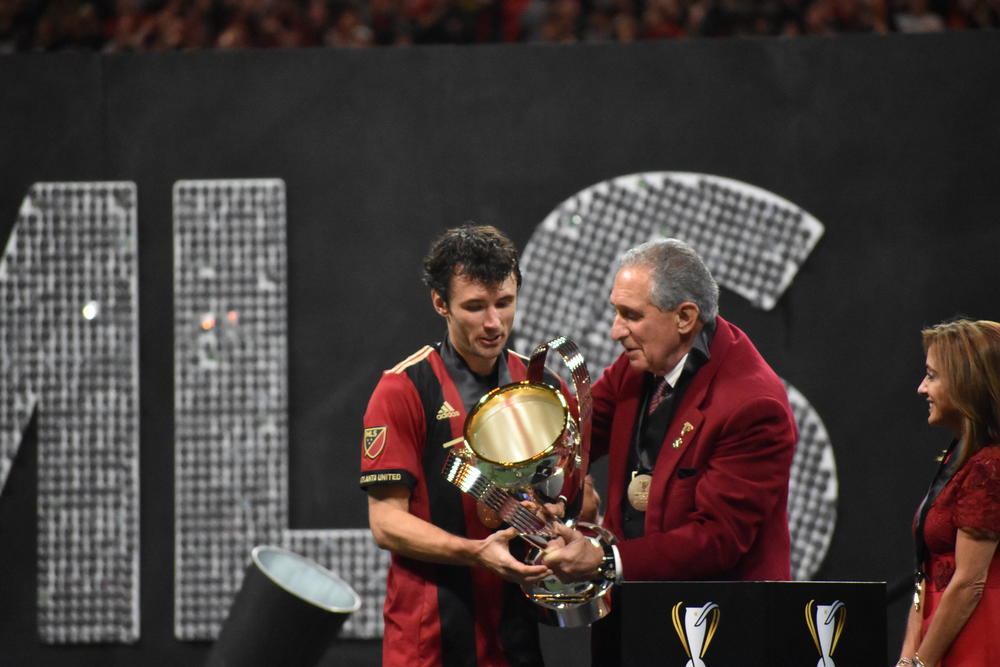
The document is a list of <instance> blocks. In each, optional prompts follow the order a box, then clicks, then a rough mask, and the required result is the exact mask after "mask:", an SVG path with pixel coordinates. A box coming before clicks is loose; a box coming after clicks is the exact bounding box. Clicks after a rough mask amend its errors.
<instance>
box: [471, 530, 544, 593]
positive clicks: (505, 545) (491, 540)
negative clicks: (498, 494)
mask: <svg viewBox="0 0 1000 667" xmlns="http://www.w3.org/2000/svg"><path fill="white" fill-rule="evenodd" d="M517 536H518V532H517V530H516V529H514V528H507V529H505V530H498V531H497V532H495V533H493V534H491V535H490V536H489V537H487V538H485V539H483V540H479V541H478V543H477V549H476V552H475V554H474V557H475V560H476V564H477V565H480V566H482V567H485V568H487V569H489V570H492V571H493V572H495V573H497V575H499V576H500V577H501V578H503V579H506V580H507V581H513V582H515V583H517V584H521V585H525V584H529V585H530V584H533V583H536V582H538V581H541V580H542V579H544V578H545V577H548V576H551V575H552V570H551V569H549V568H548V567H547V566H546V565H528V564H526V563H522V562H521V561H519V560H518V559H517V558H514V556H512V555H511V553H510V547H509V544H510V541H511V540H512V539H514V538H515V537H517Z"/></svg>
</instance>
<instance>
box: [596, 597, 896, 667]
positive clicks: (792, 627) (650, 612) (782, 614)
mask: <svg viewBox="0 0 1000 667" xmlns="http://www.w3.org/2000/svg"><path fill="white" fill-rule="evenodd" d="M616 588H617V590H616V591H615V600H614V605H613V607H612V611H611V614H610V615H609V616H608V617H607V618H605V619H603V620H601V621H598V622H597V623H595V624H594V626H593V628H592V633H593V637H594V639H595V641H597V642H599V643H600V644H602V646H601V647H600V648H599V650H597V651H596V652H595V654H594V656H595V662H594V665H595V666H596V665H599V664H600V665H602V667H604V665H612V664H620V665H662V666H663V667H674V666H676V667H685V666H687V667H734V666H737V665H738V666H739V667H751V666H756V665H762V666H764V665H766V666H767V667H800V666H801V667H816V666H820V667H836V666H838V665H839V666H840V667H869V666H870V667H876V666H877V667H884V663H885V645H886V620H885V583H884V582H860V583H859V582H632V583H624V584H622V585H620V586H618V587H616ZM594 648H595V649H598V647H597V646H595V647H594ZM599 655H601V656H603V657H598V656H599Z"/></svg>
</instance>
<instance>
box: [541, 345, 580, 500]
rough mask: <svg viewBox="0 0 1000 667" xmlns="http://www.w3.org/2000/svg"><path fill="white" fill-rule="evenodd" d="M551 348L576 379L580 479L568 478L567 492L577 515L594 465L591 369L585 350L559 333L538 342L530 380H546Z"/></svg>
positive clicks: (577, 470)
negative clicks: (584, 479)
mask: <svg viewBox="0 0 1000 667" xmlns="http://www.w3.org/2000/svg"><path fill="white" fill-rule="evenodd" d="M549 350H552V351H553V352H556V353H557V354H558V355H559V356H560V357H561V358H562V360H563V363H564V364H565V365H566V368H568V369H569V372H570V378H571V379H572V381H573V391H574V392H575V393H576V415H574V416H575V417H576V424H577V429H578V430H579V446H578V448H577V452H576V459H577V460H576V462H575V463H576V465H575V466H573V470H572V471H568V472H569V473H572V474H573V476H575V477H578V478H579V479H572V480H567V482H568V483H567V484H565V485H564V486H565V488H566V489H567V491H568V493H564V494H563V495H564V497H565V498H566V516H567V517H569V518H570V519H575V518H576V517H577V516H578V515H579V513H580V509H581V507H582V504H583V503H582V501H583V496H582V493H583V478H584V476H585V475H586V471H587V469H588V468H589V467H590V429H591V417H592V415H593V402H592V400H591V397H590V372H589V371H588V370H587V364H586V362H585V361H584V359H583V353H582V352H580V348H579V347H577V345H576V343H574V342H573V341H572V340H570V339H569V338H566V337H565V336H559V337H558V338H553V339H552V340H550V341H549V342H547V343H542V344H540V345H538V346H537V347H536V348H535V349H534V350H533V351H532V352H531V357H530V359H529V360H528V381H529V382H544V379H543V377H544V373H545V361H546V358H547V356H548V352H549Z"/></svg>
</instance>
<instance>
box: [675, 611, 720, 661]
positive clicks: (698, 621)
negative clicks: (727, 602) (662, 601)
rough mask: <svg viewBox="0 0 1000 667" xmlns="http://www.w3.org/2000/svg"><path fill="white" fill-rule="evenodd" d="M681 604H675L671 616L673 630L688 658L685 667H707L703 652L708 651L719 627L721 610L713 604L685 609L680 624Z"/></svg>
mask: <svg viewBox="0 0 1000 667" xmlns="http://www.w3.org/2000/svg"><path fill="white" fill-rule="evenodd" d="M683 604H684V603H683V602H678V603H677V604H675V605H674V608H673V611H672V614H671V615H672V617H673V620H674V630H675V631H676V632H677V636H678V637H679V638H680V640H681V644H682V645H683V646H684V652H685V653H686V654H687V656H688V658H689V660H688V661H687V662H686V663H685V667H707V666H706V664H705V660H704V658H705V652H706V651H708V645H709V644H711V643H712V637H714V636H715V630H716V629H717V628H718V627H719V618H720V616H722V610H721V609H719V605H717V604H715V603H714V602H706V603H705V604H704V605H702V606H700V607H687V608H686V609H684V620H683V622H682V621H681V615H680V612H681V607H682V606H683Z"/></svg>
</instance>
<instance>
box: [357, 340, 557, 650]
mask: <svg viewBox="0 0 1000 667" xmlns="http://www.w3.org/2000/svg"><path fill="white" fill-rule="evenodd" d="M442 355H444V356H442ZM455 357H457V355H455V354H454V352H453V351H452V350H451V349H450V348H449V346H448V345H447V343H444V344H443V345H442V344H438V345H436V346H433V347H432V346H425V347H423V348H421V349H420V350H418V351H417V352H416V353H414V354H412V355H410V356H409V357H407V358H406V359H404V360H403V361H401V362H400V363H399V364H397V365H396V366H394V367H393V368H391V369H389V370H387V371H385V372H384V373H383V375H382V378H381V380H380V381H379V383H378V385H377V386H376V387H375V391H374V392H373V394H372V396H371V399H370V400H369V402H368V408H367V410H366V411H365V417H364V438H363V446H362V453H361V487H362V488H364V489H367V488H368V487H371V486H376V485H399V484H401V485H404V486H406V487H408V488H409V489H410V512H411V513H412V514H414V515H415V516H417V517H420V518H421V519H424V520H425V521H429V522H431V523H433V524H435V525H437V526H439V527H441V528H443V529H445V530H447V531H449V532H451V533H454V534H457V535H461V536H464V537H468V538H471V539H482V538H485V537H487V536H488V535H489V534H490V533H491V532H492V529H490V528H487V527H486V526H484V525H483V524H482V523H481V522H480V520H479V518H478V516H477V512H476V501H475V500H474V499H472V498H471V497H469V496H468V495H466V494H464V493H462V492H461V491H459V490H458V489H457V488H455V486H454V485H452V484H451V483H450V482H448V481H447V480H446V479H445V478H444V475H443V474H442V472H441V470H442V467H443V465H444V459H445V456H446V455H447V453H448V449H447V448H448V447H449V446H450V445H452V444H455V443H457V442H461V439H462V429H463V426H464V424H465V416H466V411H467V405H468V404H467V402H466V401H464V400H463V397H462V394H463V392H461V391H460V390H459V386H458V385H457V384H456V380H455V379H454V376H455V375H459V374H461V373H471V371H469V370H468V368H467V367H465V366H464V362H461V363H455ZM449 362H450V363H449ZM501 366H502V368H498V374H497V377H496V379H495V381H494V382H495V383H496V384H505V383H506V382H510V381H518V380H523V379H524V378H525V373H526V368H525V365H524V363H523V362H522V360H521V359H520V358H519V357H518V356H517V355H515V354H513V353H510V352H508V353H507V354H505V355H504V356H503V357H502V358H501V363H500V364H498V367H501ZM458 380H459V382H464V381H465V380H466V378H463V377H459V378H458ZM465 386H466V387H468V383H466V385H465ZM464 393H466V394H468V391H466V392H464ZM383 613H384V617H385V634H384V638H383V649H382V664H383V665H385V666H387V667H395V666H405V667H425V666H426V667H437V666H441V667H453V666H459V665H461V666H468V667H507V666H525V667H527V666H529V665H531V666H535V665H542V657H541V650H540V648H539V640H538V623H537V614H536V610H535V608H534V605H533V604H532V603H531V602H530V601H529V600H528V599H527V598H526V597H525V596H524V593H523V592H522V591H521V589H520V588H519V587H517V586H516V585H514V584H511V583H507V582H504V581H503V580H502V579H500V578H499V577H497V576H496V575H495V574H493V573H492V572H490V571H488V570H486V569H484V568H470V567H463V566H455V565H441V564H436V563H426V562H423V561H418V560H414V559H411V558H406V557H403V556H399V555H397V554H393V555H392V564H391V566H390V568H389V577H388V581H387V591H386V599H385V609H384V612H383Z"/></svg>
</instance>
